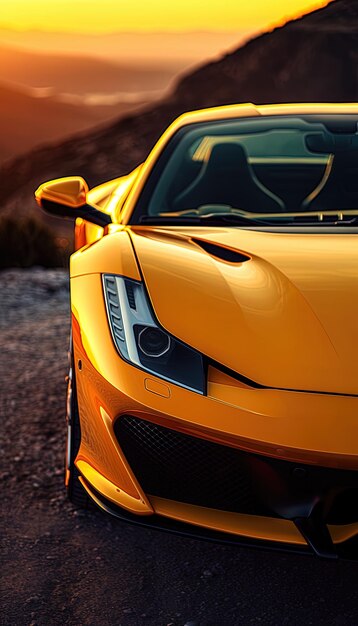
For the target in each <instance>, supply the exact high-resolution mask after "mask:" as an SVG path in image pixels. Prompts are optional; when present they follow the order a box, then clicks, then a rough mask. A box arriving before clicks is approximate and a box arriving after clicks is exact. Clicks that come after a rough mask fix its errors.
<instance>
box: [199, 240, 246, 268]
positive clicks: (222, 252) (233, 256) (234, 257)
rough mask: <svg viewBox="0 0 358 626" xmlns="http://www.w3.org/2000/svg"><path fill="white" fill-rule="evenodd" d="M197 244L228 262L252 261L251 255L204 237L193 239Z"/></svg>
mask: <svg viewBox="0 0 358 626" xmlns="http://www.w3.org/2000/svg"><path fill="white" fill-rule="evenodd" d="M192 241H193V242H194V243H196V245H197V246H200V248H202V249H203V250H205V252H207V253H208V254H211V256H214V257H216V258H217V259H221V260H222V261H226V262H227V263H245V261H250V257H249V256H247V255H246V254H243V253H242V252H237V251H236V250H233V249H232V248H226V247H225V246H220V245H218V244H216V243H211V242H210V241H203V240H202V239H192Z"/></svg>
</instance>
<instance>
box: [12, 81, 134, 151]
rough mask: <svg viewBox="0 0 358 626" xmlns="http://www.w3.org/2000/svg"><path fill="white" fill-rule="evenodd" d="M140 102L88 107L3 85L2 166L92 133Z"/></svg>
mask: <svg viewBox="0 0 358 626" xmlns="http://www.w3.org/2000/svg"><path fill="white" fill-rule="evenodd" d="M139 104H140V103H139V102H134V103H125V104H119V103H118V104H115V105H110V106H104V105H103V106H101V105H96V106H87V105H84V104H81V103H77V104H72V103H71V102H66V101H61V100H60V99H59V98H57V97H54V96H42V97H34V96H32V95H31V92H30V91H29V90H25V89H21V88H18V87H16V88H15V87H12V86H9V85H3V84H1V83H0V113H1V114H0V136H1V141H0V162H1V161H4V160H6V159H8V158H13V157H14V156H15V155H17V154H21V153H23V152H27V151H29V150H32V149H33V148H34V147H35V146H37V145H39V144H43V143H50V142H53V141H63V140H64V138H67V137H69V136H70V135H73V133H77V132H78V131H82V130H86V129H90V128H91V129H92V130H93V128H94V127H97V126H98V125H99V124H103V123H104V122H105V121H108V120H110V119H113V118H116V117H118V115H120V114H121V113H125V112H128V111H130V110H132V109H134V108H136V109H138V106H139Z"/></svg>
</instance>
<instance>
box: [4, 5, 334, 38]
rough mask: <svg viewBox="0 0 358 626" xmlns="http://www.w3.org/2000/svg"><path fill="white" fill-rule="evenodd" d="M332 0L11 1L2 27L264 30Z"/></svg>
mask: <svg viewBox="0 0 358 626" xmlns="http://www.w3.org/2000/svg"><path fill="white" fill-rule="evenodd" d="M327 3H328V1H327V0H251V1H247V0H175V1H174V2H173V1H171V2H170V1H168V0H136V1H135V0H46V1H45V0H11V1H6V2H2V3H1V11H0V26H1V27H7V28H15V29H20V30H22V29H41V30H50V31H53V30H56V31H67V32H68V31H72V32H86V33H90V32H91V33H106V32H111V31H112V32H113V31H143V30H145V31H153V30H165V31H185V30H230V31H232V30H235V29H240V30H251V29H252V30H260V29H262V28H267V27H268V26H270V25H273V24H277V23H280V22H282V21H286V19H288V18H291V17H296V16H298V15H300V14H301V13H305V12H308V11H310V10H313V9H315V8H318V7H321V6H324V5H326V4H327Z"/></svg>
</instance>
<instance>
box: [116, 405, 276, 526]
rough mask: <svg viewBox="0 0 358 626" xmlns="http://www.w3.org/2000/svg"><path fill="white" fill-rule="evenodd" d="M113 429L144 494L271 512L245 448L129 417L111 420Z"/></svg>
mask: <svg viewBox="0 0 358 626" xmlns="http://www.w3.org/2000/svg"><path fill="white" fill-rule="evenodd" d="M115 432H116V436H117V439H118V441H119V444H120V446H121V448H122V450H123V452H124V454H125V456H126V458H127V460H128V462H129V464H130V466H131V468H132V470H133V472H134V474H135V475H136V477H137V479H138V481H139V483H140V484H141V486H142V488H143V489H144V491H145V492H146V493H149V494H151V495H155V496H160V497H163V498H168V499H171V500H177V501H180V502H186V503H188V504H196V505H198V506H204V507H209V508H215V509H220V510H225V511H233V512H242V513H251V514H256V515H271V516H272V515H273V513H272V511H269V510H268V509H267V508H266V507H265V506H264V505H263V504H261V503H260V502H259V501H258V499H257V498H256V497H255V495H254V489H253V485H252V480H251V475H250V472H249V469H248V468H247V467H246V459H245V457H246V456H247V454H246V453H245V452H241V451H240V450H236V449H234V448H229V447H227V446H223V445H220V444H217V443H213V442H211V441H206V440H204V439H199V438H197V437H192V436H190V435H186V434H183V433H179V432H177V431H174V430H171V429H169V428H164V427H162V426H158V425H156V424H153V423H152V422H148V421H146V420H141V419H138V418H136V417H133V416H130V415H124V416H122V417H121V418H120V419H118V420H117V421H116V423H115Z"/></svg>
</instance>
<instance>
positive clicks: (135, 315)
mask: <svg viewBox="0 0 358 626" xmlns="http://www.w3.org/2000/svg"><path fill="white" fill-rule="evenodd" d="M103 287H104V294H105V301H106V306H107V313H108V319H109V322H110V327H111V331H112V337H113V341H114V343H115V345H116V347H117V350H118V352H119V354H120V355H121V357H122V358H123V359H125V360H126V361H128V362H129V363H132V364H133V365H136V366H137V367H140V368H141V369H143V370H145V371H147V372H150V373H152V374H154V375H156V376H159V377H160V378H164V379H165V380H168V381H170V382H173V383H176V384H177V385H180V386H182V387H186V388H187V389H190V390H191V391H196V392H198V393H202V394H204V393H205V375H204V364H203V357H202V355H201V354H200V353H199V352H197V351H196V350H193V349H192V348H190V347H189V346H187V345H186V344H185V343H183V342H182V341H179V340H178V339H176V338H175V337H172V335H169V333H167V332H166V331H165V330H164V329H163V328H161V327H160V325H159V324H158V322H157V321H156V319H155V316H154V314H153V313H152V311H151V307H150V304H149V302H148V299H147V296H146V292H145V288H144V285H143V283H141V282H138V281H135V280H131V279H129V278H123V276H115V275H112V274H104V275H103Z"/></svg>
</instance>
